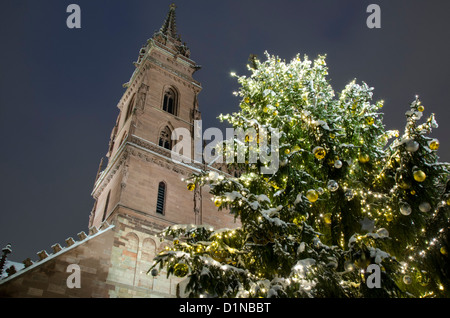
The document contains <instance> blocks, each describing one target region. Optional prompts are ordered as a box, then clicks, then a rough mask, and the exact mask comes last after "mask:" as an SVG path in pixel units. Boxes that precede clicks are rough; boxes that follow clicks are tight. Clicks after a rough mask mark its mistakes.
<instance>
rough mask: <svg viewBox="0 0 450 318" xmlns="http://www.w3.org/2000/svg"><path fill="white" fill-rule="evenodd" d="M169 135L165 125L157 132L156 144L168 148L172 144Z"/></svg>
mask: <svg viewBox="0 0 450 318" xmlns="http://www.w3.org/2000/svg"><path fill="white" fill-rule="evenodd" d="M170 136H171V132H170V129H169V127H167V126H166V127H165V128H164V129H163V130H161V133H160V134H159V140H158V145H159V146H160V147H164V148H166V149H169V150H170V149H171V146H172V140H171V138H170Z"/></svg>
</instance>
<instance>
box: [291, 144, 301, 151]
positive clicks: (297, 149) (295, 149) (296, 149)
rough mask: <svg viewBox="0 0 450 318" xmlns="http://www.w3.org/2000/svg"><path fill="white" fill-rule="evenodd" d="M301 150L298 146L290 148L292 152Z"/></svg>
mask: <svg viewBox="0 0 450 318" xmlns="http://www.w3.org/2000/svg"><path fill="white" fill-rule="evenodd" d="M300 150H301V148H300V146H298V145H295V146H294V148H292V151H294V152H295V151H300Z"/></svg>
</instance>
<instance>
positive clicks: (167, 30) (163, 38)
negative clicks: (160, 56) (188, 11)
mask: <svg viewBox="0 0 450 318" xmlns="http://www.w3.org/2000/svg"><path fill="white" fill-rule="evenodd" d="M176 7H177V6H176V5H175V4H174V3H172V4H171V5H170V6H169V13H167V16H166V19H165V20H164V23H163V25H162V26H161V28H160V29H159V31H157V32H155V34H154V35H153V37H152V39H153V40H155V41H156V42H158V43H160V44H163V45H165V46H166V47H168V48H170V49H172V50H174V51H175V52H176V54H180V55H182V56H185V57H187V58H189V55H190V50H189V48H188V47H187V45H186V43H182V42H181V37H180V35H179V34H178V33H177V24H176V15H175V9H176Z"/></svg>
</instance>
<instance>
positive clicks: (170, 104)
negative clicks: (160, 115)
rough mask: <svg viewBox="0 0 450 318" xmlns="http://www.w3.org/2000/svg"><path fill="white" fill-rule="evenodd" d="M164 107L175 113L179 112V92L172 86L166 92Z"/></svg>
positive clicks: (167, 110) (165, 109)
mask: <svg viewBox="0 0 450 318" xmlns="http://www.w3.org/2000/svg"><path fill="white" fill-rule="evenodd" d="M162 109H163V110H164V111H166V112H168V113H171V114H173V115H176V114H177V94H176V93H175V91H174V90H173V89H171V88H169V89H167V90H166V91H165V92H164V99H163V107H162Z"/></svg>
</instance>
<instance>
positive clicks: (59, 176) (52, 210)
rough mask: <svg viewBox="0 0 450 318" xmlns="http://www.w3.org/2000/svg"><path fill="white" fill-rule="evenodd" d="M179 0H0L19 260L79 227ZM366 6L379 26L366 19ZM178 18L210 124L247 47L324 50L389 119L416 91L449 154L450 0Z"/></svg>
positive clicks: (230, 105)
mask: <svg viewBox="0 0 450 318" xmlns="http://www.w3.org/2000/svg"><path fill="white" fill-rule="evenodd" d="M71 3H76V4H78V5H80V7H81V19H82V21H81V26H82V27H81V29H68V28H67V27H66V18H67V16H68V13H66V8H67V6H68V5H69V4H71ZM170 3H171V1H149V0H131V1H125V0H121V1H118V0H108V1H106V0H96V1H87V0H70V1H62V0H38V1H36V0H33V1H31V0H30V1H24V0H2V1H1V3H0V131H1V133H0V142H1V146H2V150H1V156H0V175H1V178H0V199H1V205H2V209H1V212H0V213H1V218H0V247H3V246H5V245H6V244H7V243H12V248H13V254H12V255H11V256H10V259H11V260H15V261H22V260H23V259H25V258H27V257H30V258H31V259H33V260H35V259H37V256H36V252H38V251H40V250H42V249H46V250H47V251H49V252H51V248H50V246H51V245H52V244H54V243H61V244H63V243H64V240H65V239H66V238H67V237H69V236H73V237H74V238H75V237H76V234H77V233H78V232H80V231H82V230H84V231H86V232H87V224H88V216H89V213H90V211H91V208H92V205H93V199H92V198H91V196H90V193H91V190H92V187H93V182H94V179H95V174H96V172H97V168H98V163H99V161H100V158H101V157H103V156H104V155H105V153H106V151H107V147H108V141H109V136H110V132H111V129H112V127H113V125H114V124H115V120H116V116H117V114H118V109H117V107H116V105H117V102H118V101H119V99H120V97H121V96H122V93H123V92H124V89H123V88H122V84H123V83H125V82H127V81H128V80H129V78H130V76H131V74H132V72H133V70H134V66H133V64H132V62H133V61H135V60H136V59H137V55H138V51H139V49H140V48H141V46H142V44H144V43H145V42H146V40H147V39H148V38H150V37H151V36H152V34H153V32H154V31H156V30H157V29H159V28H160V26H161V25H162V23H163V21H164V18H165V16H166V14H167V12H168V5H169V4H170ZM370 3H376V4H378V5H380V7H381V29H369V28H367V26H366V19H367V17H368V15H369V14H368V13H366V8H367V6H368V5H369V4H370ZM176 4H177V6H178V8H177V12H176V13H177V26H178V31H179V33H180V34H181V37H182V40H183V41H185V42H187V45H188V46H189V47H190V49H191V52H192V54H191V58H192V59H194V60H195V61H196V62H197V63H198V64H200V65H202V69H201V70H200V71H199V72H197V73H196V74H195V78H196V79H197V80H199V81H200V82H201V83H202V86H203V91H202V93H201V94H200V97H199V102H200V108H201V111H202V115H203V119H204V124H203V127H211V126H219V124H218V120H217V119H216V117H217V116H218V115H219V113H221V112H223V113H228V112H232V111H235V110H237V105H238V100H237V98H236V97H234V96H233V95H232V92H233V91H234V90H236V89H237V88H238V85H237V83H236V82H235V79H233V78H231V77H230V76H229V74H230V72H231V71H235V72H237V73H238V74H243V73H246V68H245V65H246V63H247V59H248V56H249V54H251V53H253V54H257V55H258V56H261V57H262V56H263V53H264V51H265V50H267V51H268V52H269V53H271V54H275V55H279V56H280V57H281V58H283V59H287V60H290V59H291V58H292V57H294V56H295V54H296V53H301V54H302V55H303V54H307V55H308V56H309V57H310V58H314V57H315V56H316V55H318V54H324V53H326V54H327V55H328V59H327V62H328V66H329V68H330V70H329V73H330V79H331V83H332V85H333V87H334V89H335V90H336V91H340V90H341V89H342V88H343V87H344V86H345V84H346V83H347V82H349V81H350V80H352V79H354V78H357V80H359V81H365V82H367V83H368V84H369V85H370V86H373V87H375V95H374V97H375V100H379V99H384V100H385V102H386V103H385V107H384V108H383V111H384V112H385V123H386V127H387V128H388V129H400V130H402V129H403V127H404V122H405V119H404V113H405V111H406V110H407V109H408V105H409V103H410V102H411V101H412V100H413V99H414V96H415V95H416V94H419V95H420V97H421V99H422V101H423V104H424V105H425V107H426V110H425V115H429V114H430V113H431V112H434V113H436V115H437V120H438V123H439V124H440V127H439V129H437V130H435V131H434V133H433V136H434V137H436V138H438V139H439V140H440V141H441V149H440V150H439V155H440V156H441V160H442V161H450V150H449V149H450V126H449V125H448V123H447V122H446V121H447V119H448V118H449V117H450V116H449V115H450V110H449V104H448V101H449V100H450V89H449V83H450V62H449V59H448V57H449V56H450V43H449V40H448V39H449V38H450V26H449V22H448V13H449V12H450V2H448V0H433V1H422V0H420V1H419V0H417V1H414V0H408V1H406V0H389V1H387V0H383V1H375V0H371V1H362V0H339V1H336V0H296V1H294V0H291V1H288V0H279V1H273V0H272V1H265V0H258V1H256V0H252V1H250V0H239V1H237V0H229V1H206V0H190V1H186V0H183V1H181V0H180V1H178V2H176Z"/></svg>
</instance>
